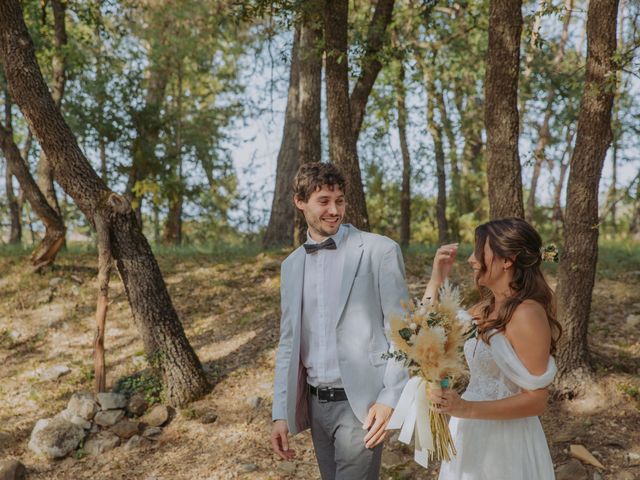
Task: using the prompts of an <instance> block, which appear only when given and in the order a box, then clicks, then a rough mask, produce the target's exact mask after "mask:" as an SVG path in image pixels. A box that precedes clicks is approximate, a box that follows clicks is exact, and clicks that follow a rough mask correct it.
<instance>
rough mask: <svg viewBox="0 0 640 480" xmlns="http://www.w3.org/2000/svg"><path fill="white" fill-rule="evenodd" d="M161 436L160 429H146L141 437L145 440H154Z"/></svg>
mask: <svg viewBox="0 0 640 480" xmlns="http://www.w3.org/2000/svg"><path fill="white" fill-rule="evenodd" d="M161 434H162V429H161V428H160V427H147V428H145V429H144V432H142V436H143V437H146V438H155V437H157V436H159V435H161Z"/></svg>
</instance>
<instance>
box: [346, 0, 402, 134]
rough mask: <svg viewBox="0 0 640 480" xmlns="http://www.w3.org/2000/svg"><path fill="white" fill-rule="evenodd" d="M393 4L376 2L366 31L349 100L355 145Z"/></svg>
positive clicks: (377, 71)
mask: <svg viewBox="0 0 640 480" xmlns="http://www.w3.org/2000/svg"><path fill="white" fill-rule="evenodd" d="M393 4H394V0H378V1H377V3H376V9H375V11H374V12H373V17H372V18H371V22H370V23H369V28H368V30H367V43H366V49H365V53H364V56H363V60H362V64H361V65H360V68H361V74H360V76H359V77H358V80H357V81H356V84H355V86H354V87H353V91H352V92H351V99H350V109H351V126H352V127H353V138H354V139H355V142H356V143H357V141H358V137H359V136H360V130H361V129H362V122H363V120H364V113H365V109H366V107H367V100H368V99H369V94H370V93H371V89H373V85H374V84H375V82H376V78H377V77H378V73H380V70H381V69H382V62H381V61H380V60H379V56H380V52H381V51H382V47H383V46H384V39H385V32H386V30H387V27H388V26H389V24H390V23H391V18H392V16H393ZM345 58H346V56H345Z"/></svg>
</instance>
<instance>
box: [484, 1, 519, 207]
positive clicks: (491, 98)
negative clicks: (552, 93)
mask: <svg viewBox="0 0 640 480" xmlns="http://www.w3.org/2000/svg"><path fill="white" fill-rule="evenodd" d="M521 33H522V1H521V0H490V3H489V49H488V51H487V67H486V68H487V70H486V74H485V85H484V88H485V105H484V121H485V125H486V129H487V179H488V182H489V210H490V215H491V218H501V217H520V218H523V217H524V206H523V202H522V176H521V167H520V156H519V154H518V135H519V117H518V71H519V67H520V35H521Z"/></svg>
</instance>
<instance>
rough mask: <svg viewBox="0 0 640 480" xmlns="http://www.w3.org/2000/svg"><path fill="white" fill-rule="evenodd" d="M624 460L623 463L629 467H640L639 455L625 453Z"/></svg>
mask: <svg viewBox="0 0 640 480" xmlns="http://www.w3.org/2000/svg"><path fill="white" fill-rule="evenodd" d="M624 460H625V462H627V465H629V466H630V467H633V466H636V465H640V453H638V452H627V454H626V455H625V456H624Z"/></svg>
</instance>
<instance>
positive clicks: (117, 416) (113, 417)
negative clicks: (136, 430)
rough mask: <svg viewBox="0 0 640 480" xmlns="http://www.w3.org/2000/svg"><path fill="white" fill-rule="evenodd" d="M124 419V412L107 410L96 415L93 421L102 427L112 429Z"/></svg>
mask: <svg viewBox="0 0 640 480" xmlns="http://www.w3.org/2000/svg"><path fill="white" fill-rule="evenodd" d="M123 418H124V410H107V411H101V412H98V413H96V416H95V417H94V418H93V421H94V422H96V424H97V425H100V426H101V427H110V426H112V425H115V424H116V423H118V422H119V421H120V420H122V419H123Z"/></svg>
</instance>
